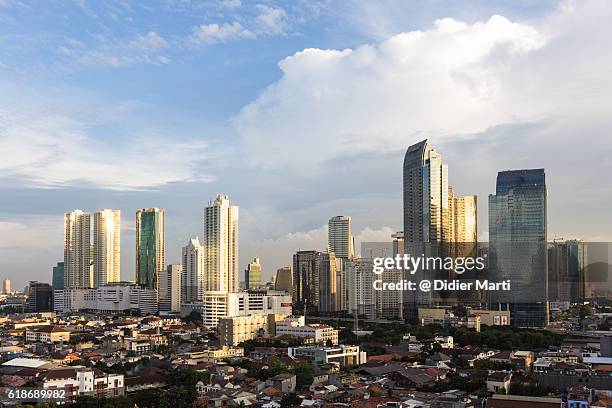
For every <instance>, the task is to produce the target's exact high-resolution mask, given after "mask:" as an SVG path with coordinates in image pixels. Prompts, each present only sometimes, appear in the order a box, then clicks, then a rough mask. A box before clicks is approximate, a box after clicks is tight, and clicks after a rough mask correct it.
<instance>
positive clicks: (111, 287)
mask: <svg viewBox="0 0 612 408" xmlns="http://www.w3.org/2000/svg"><path fill="white" fill-rule="evenodd" d="M53 304H54V310H55V311H57V312H62V313H67V312H77V311H93V312H97V313H108V314H122V313H126V312H132V311H138V312H139V313H140V314H142V315H150V314H156V313H157V312H158V304H157V290H155V289H147V288H143V287H140V286H139V285H136V284H134V283H130V282H120V283H110V284H107V285H102V286H99V287H97V288H72V289H61V290H56V291H55V292H54V300H53Z"/></svg>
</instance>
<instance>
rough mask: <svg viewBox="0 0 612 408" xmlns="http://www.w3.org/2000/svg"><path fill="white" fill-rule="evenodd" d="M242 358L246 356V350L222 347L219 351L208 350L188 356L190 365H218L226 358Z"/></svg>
mask: <svg viewBox="0 0 612 408" xmlns="http://www.w3.org/2000/svg"><path fill="white" fill-rule="evenodd" d="M242 356H244V349H243V348H242V347H228V346H222V347H220V348H218V349H208V350H203V351H198V352H195V353H190V355H189V356H188V357H189V360H188V363H194V364H197V363H200V362H202V363H216V362H217V361H221V360H224V359H226V358H232V357H242Z"/></svg>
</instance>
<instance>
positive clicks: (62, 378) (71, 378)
mask: <svg viewBox="0 0 612 408" xmlns="http://www.w3.org/2000/svg"><path fill="white" fill-rule="evenodd" d="M40 378H41V380H42V383H43V388H45V389H48V388H51V389H54V388H59V389H65V390H66V402H67V403H73V402H75V401H76V399H77V397H79V396H92V397H100V398H103V397H115V396H119V395H124V394H125V389H124V376H123V374H106V373H104V372H102V371H101V370H99V369H97V368H88V367H82V366H78V367H69V368H68V367H67V368H59V369H56V370H51V371H48V372H46V373H44V374H42V375H41V377H40Z"/></svg>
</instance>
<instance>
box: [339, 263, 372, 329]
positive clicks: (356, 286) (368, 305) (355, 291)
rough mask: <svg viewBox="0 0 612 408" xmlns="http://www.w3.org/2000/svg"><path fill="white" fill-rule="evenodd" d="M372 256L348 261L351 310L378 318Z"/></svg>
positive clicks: (370, 317) (351, 311)
mask: <svg viewBox="0 0 612 408" xmlns="http://www.w3.org/2000/svg"><path fill="white" fill-rule="evenodd" d="M373 267H374V263H373V261H372V258H355V259H353V260H352V261H348V262H347V263H346V271H347V274H348V282H349V283H348V285H349V296H348V297H349V312H350V313H357V314H358V315H365V316H367V317H368V318H369V319H374V318H376V296H375V294H374V287H373V283H374V280H375V279H377V277H376V275H375V274H374V272H373V271H372V269H373Z"/></svg>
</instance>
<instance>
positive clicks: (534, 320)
mask: <svg viewBox="0 0 612 408" xmlns="http://www.w3.org/2000/svg"><path fill="white" fill-rule="evenodd" d="M546 223H547V215H546V180H545V173H544V169H535V170H511V171H502V172H499V173H498V174H497V185H496V191H495V194H491V195H489V279H490V280H491V281H493V282H502V281H505V280H510V281H511V285H512V290H511V291H496V292H491V309H500V310H502V309H504V308H507V309H505V310H509V311H510V312H511V313H510V314H511V319H512V321H511V324H512V325H515V326H526V327H544V326H546V325H547V324H548V318H549V313H548V259H547V258H548V257H547V241H546V239H547V234H546Z"/></svg>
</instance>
